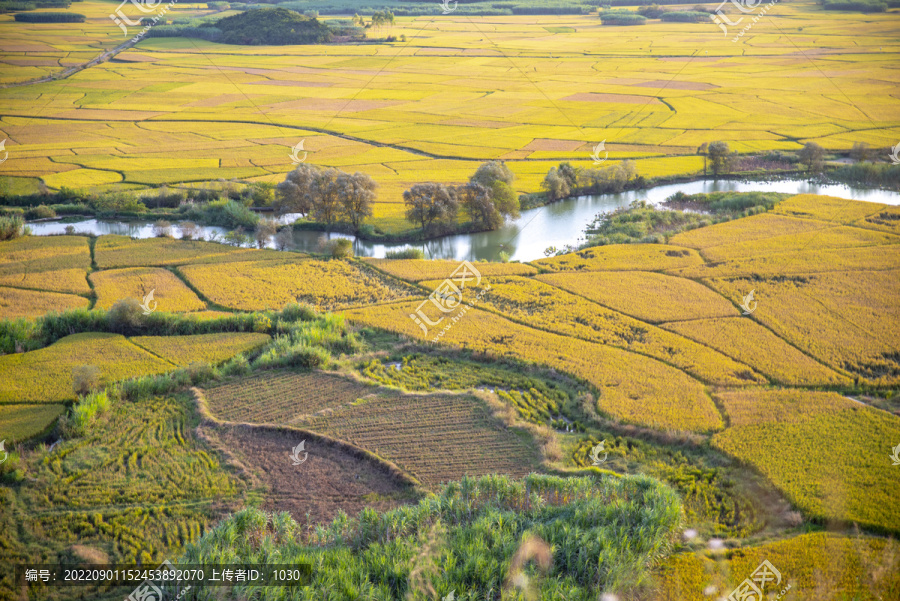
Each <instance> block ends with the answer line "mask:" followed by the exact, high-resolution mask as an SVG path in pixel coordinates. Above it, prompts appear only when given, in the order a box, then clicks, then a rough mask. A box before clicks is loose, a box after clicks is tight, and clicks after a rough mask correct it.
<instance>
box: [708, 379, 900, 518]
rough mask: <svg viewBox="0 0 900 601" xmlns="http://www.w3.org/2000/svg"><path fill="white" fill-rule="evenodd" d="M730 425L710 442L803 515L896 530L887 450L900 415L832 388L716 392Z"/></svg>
mask: <svg viewBox="0 0 900 601" xmlns="http://www.w3.org/2000/svg"><path fill="white" fill-rule="evenodd" d="M718 399H719V401H720V402H721V403H722V405H723V406H724V408H725V412H726V414H727V415H728V417H729V420H730V425H729V427H728V428H726V429H725V430H724V431H723V432H720V433H718V434H716V435H715V436H713V438H712V441H713V444H714V445H715V446H716V447H718V448H720V449H722V450H723V451H725V452H726V453H728V454H729V455H732V456H734V457H737V458H738V459H740V460H741V461H745V462H747V463H748V464H750V465H752V466H754V467H755V468H756V469H758V470H759V471H760V472H762V473H763V474H764V475H765V476H766V477H767V478H768V479H769V480H770V481H771V482H773V483H774V484H775V485H776V486H778V487H779V488H780V489H782V490H783V491H784V492H785V493H786V494H787V496H788V497H789V498H790V500H791V501H792V502H793V503H794V504H795V505H796V506H797V507H798V508H799V509H800V510H801V511H803V513H804V515H807V516H809V517H812V518H815V519H818V520H822V521H829V520H837V521H838V522H845V523H851V522H852V523H857V524H859V525H860V526H863V527H867V528H875V529H879V530H888V531H897V530H898V529H900V514H898V512H897V511H896V509H895V498H896V495H897V473H896V469H895V468H894V467H892V466H891V462H890V461H889V455H890V451H891V449H892V448H893V447H894V446H896V445H897V444H898V443H897V441H896V440H895V438H896V436H897V432H898V431H900V417H897V416H896V415H892V414H890V413H888V412H886V411H882V410H880V409H873V408H872V407H868V406H866V405H864V404H862V403H860V402H857V401H854V400H851V399H848V398H845V397H842V396H840V395H839V394H837V393H833V392H809V391H800V390H775V391H761V390H759V391H753V390H744V391H736V392H726V393H721V394H719V395H718Z"/></svg>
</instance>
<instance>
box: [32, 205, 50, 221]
mask: <svg viewBox="0 0 900 601" xmlns="http://www.w3.org/2000/svg"><path fill="white" fill-rule="evenodd" d="M53 217H56V211H54V210H53V209H51V208H50V207H48V206H47V205H38V206H36V207H33V208H30V209H28V210H27V211H25V219H51V218H53Z"/></svg>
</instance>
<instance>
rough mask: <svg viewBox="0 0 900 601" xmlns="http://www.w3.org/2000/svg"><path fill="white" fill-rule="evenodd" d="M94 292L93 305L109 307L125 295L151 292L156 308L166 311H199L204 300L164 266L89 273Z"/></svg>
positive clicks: (141, 297)
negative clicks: (95, 297)
mask: <svg viewBox="0 0 900 601" xmlns="http://www.w3.org/2000/svg"><path fill="white" fill-rule="evenodd" d="M89 279H90V281H91V284H93V286H94V291H95V292H96V293H97V302H96V304H95V306H96V307H98V308H100V309H109V308H110V307H112V306H113V305H114V304H116V303H117V302H118V301H120V300H122V299H125V298H136V299H138V300H142V299H143V298H144V297H145V296H147V295H148V294H150V292H153V300H154V301H156V305H155V306H156V310H159V311H164V312H166V313H182V312H191V311H202V310H204V309H206V303H204V302H203V301H201V300H200V299H199V298H197V295H196V294H194V292H193V291H192V290H191V289H190V288H188V287H187V286H186V285H185V284H184V282H182V281H181V280H179V279H178V277H177V276H176V275H175V274H174V273H172V272H171V271H168V270H166V269H160V268H153V267H132V268H129V269H110V270H104V271H98V272H95V273H92V274H91V275H90V276H89Z"/></svg>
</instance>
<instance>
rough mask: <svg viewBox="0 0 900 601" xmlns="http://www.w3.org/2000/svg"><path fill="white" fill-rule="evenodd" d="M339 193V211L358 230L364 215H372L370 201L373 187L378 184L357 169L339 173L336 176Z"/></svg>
mask: <svg viewBox="0 0 900 601" xmlns="http://www.w3.org/2000/svg"><path fill="white" fill-rule="evenodd" d="M336 183H337V187H338V190H339V192H338V193H339V195H340V203H341V213H342V214H343V216H344V217H346V218H347V221H349V222H350V223H352V224H353V229H354V230H356V231H359V226H360V224H361V223H362V221H363V220H364V219H365V218H366V217H371V216H372V202H373V201H374V200H375V189H376V188H377V187H378V184H376V183H375V180H373V179H372V178H371V177H369V176H368V175H366V174H365V173H360V172H359V171H357V172H356V173H354V174H353V175H350V174H349V173H341V174H340V175H338V177H337V182H336Z"/></svg>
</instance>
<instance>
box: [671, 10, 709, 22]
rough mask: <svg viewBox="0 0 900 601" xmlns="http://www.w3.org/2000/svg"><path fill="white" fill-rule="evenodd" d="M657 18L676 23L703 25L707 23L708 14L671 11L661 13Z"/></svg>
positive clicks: (690, 11) (691, 11)
mask: <svg viewBox="0 0 900 601" xmlns="http://www.w3.org/2000/svg"><path fill="white" fill-rule="evenodd" d="M659 18H660V19H662V20H663V21H674V22H678V23H703V22H706V21H709V13H704V12H698V11H693V10H673V11H669V12H666V13H663V14H662V15H660V17H659Z"/></svg>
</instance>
